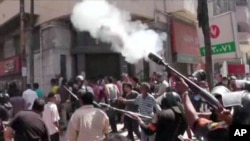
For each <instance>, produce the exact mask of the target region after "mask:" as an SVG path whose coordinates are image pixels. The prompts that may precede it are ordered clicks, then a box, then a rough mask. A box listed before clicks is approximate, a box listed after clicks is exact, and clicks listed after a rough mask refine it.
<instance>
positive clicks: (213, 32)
mask: <svg viewBox="0 0 250 141" xmlns="http://www.w3.org/2000/svg"><path fill="white" fill-rule="evenodd" d="M219 35H220V28H219V27H218V26H217V25H211V26H210V37H211V38H218V37H219Z"/></svg>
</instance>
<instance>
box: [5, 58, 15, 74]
mask: <svg viewBox="0 0 250 141" xmlns="http://www.w3.org/2000/svg"><path fill="white" fill-rule="evenodd" d="M4 69H5V72H6V73H8V72H13V71H15V61H14V60H9V61H7V62H6V63H5V66H4Z"/></svg>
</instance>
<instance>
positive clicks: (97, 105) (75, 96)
mask: <svg viewBox="0 0 250 141" xmlns="http://www.w3.org/2000/svg"><path fill="white" fill-rule="evenodd" d="M64 88H65V89H66V90H67V91H68V92H69V93H70V95H71V96H73V97H74V98H75V99H76V100H77V101H79V98H78V97H77V95H76V94H74V93H73V92H72V91H71V90H70V89H68V88H67V87H66V86H64ZM93 105H94V106H96V107H101V106H100V105H99V104H98V103H97V102H96V101H93Z"/></svg>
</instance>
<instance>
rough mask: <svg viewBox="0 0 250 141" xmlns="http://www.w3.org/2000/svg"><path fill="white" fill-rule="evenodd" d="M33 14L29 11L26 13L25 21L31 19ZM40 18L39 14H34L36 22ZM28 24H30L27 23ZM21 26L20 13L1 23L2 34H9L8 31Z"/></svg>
mask: <svg viewBox="0 0 250 141" xmlns="http://www.w3.org/2000/svg"><path fill="white" fill-rule="evenodd" d="M30 17H31V15H30V14H29V13H25V14H24V19H25V23H28V22H29V21H30ZM37 19H38V15H34V22H36V21H37ZM26 25H28V24H26ZM19 26H20V14H16V15H15V16H13V17H12V18H11V19H9V20H8V21H6V22H5V23H3V24H1V25H0V36H1V35H4V34H7V33H8V32H10V31H12V30H13V29H16V28H18V27H19Z"/></svg>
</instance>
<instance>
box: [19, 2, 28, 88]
mask: <svg viewBox="0 0 250 141" xmlns="http://www.w3.org/2000/svg"><path fill="white" fill-rule="evenodd" d="M24 9H25V8H24V0H20V50H21V61H22V77H23V78H22V79H23V81H22V89H23V90H24V89H25V86H26V83H27V77H26V74H25V73H26V71H27V69H26V49H25V18H24V16H25V11H24ZM23 72H24V73H23Z"/></svg>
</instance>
